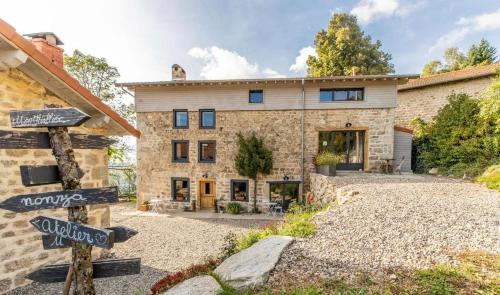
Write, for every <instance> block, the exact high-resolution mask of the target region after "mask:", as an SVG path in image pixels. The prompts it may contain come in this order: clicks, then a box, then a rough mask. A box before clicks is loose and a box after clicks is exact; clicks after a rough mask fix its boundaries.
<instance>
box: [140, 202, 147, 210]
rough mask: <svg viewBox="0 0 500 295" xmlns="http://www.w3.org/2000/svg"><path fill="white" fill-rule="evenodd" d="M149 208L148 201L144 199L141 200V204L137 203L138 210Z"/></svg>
mask: <svg viewBox="0 0 500 295" xmlns="http://www.w3.org/2000/svg"><path fill="white" fill-rule="evenodd" d="M148 210H149V201H144V202H142V204H141V205H139V211H148Z"/></svg>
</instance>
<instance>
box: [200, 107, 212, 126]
mask: <svg viewBox="0 0 500 295" xmlns="http://www.w3.org/2000/svg"><path fill="white" fill-rule="evenodd" d="M200 128H203V129H212V128H215V110H200Z"/></svg>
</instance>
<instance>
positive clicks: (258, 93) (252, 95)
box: [248, 90, 264, 103]
mask: <svg viewBox="0 0 500 295" xmlns="http://www.w3.org/2000/svg"><path fill="white" fill-rule="evenodd" d="M263 101H264V90H250V92H249V94H248V102H250V103H262V102H263Z"/></svg>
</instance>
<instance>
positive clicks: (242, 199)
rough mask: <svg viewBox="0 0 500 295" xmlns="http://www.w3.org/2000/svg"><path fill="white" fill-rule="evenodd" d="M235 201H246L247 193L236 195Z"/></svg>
mask: <svg viewBox="0 0 500 295" xmlns="http://www.w3.org/2000/svg"><path fill="white" fill-rule="evenodd" d="M234 199H235V200H236V201H245V193H244V192H239V193H237V194H236V195H234Z"/></svg>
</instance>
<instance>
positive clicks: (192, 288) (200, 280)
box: [162, 276, 222, 295]
mask: <svg viewBox="0 0 500 295" xmlns="http://www.w3.org/2000/svg"><path fill="white" fill-rule="evenodd" d="M220 291H222V287H221V286H220V285H219V283H218V282H217V281H216V280H215V279H214V278H213V277H211V276H198V277H194V278H191V279H189V280H185V281H184V282H182V283H180V284H178V285H175V286H174V287H172V288H170V289H168V290H167V291H166V292H164V293H162V294H165V295H211V294H213V295H215V294H218V293H219V292H220Z"/></svg>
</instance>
